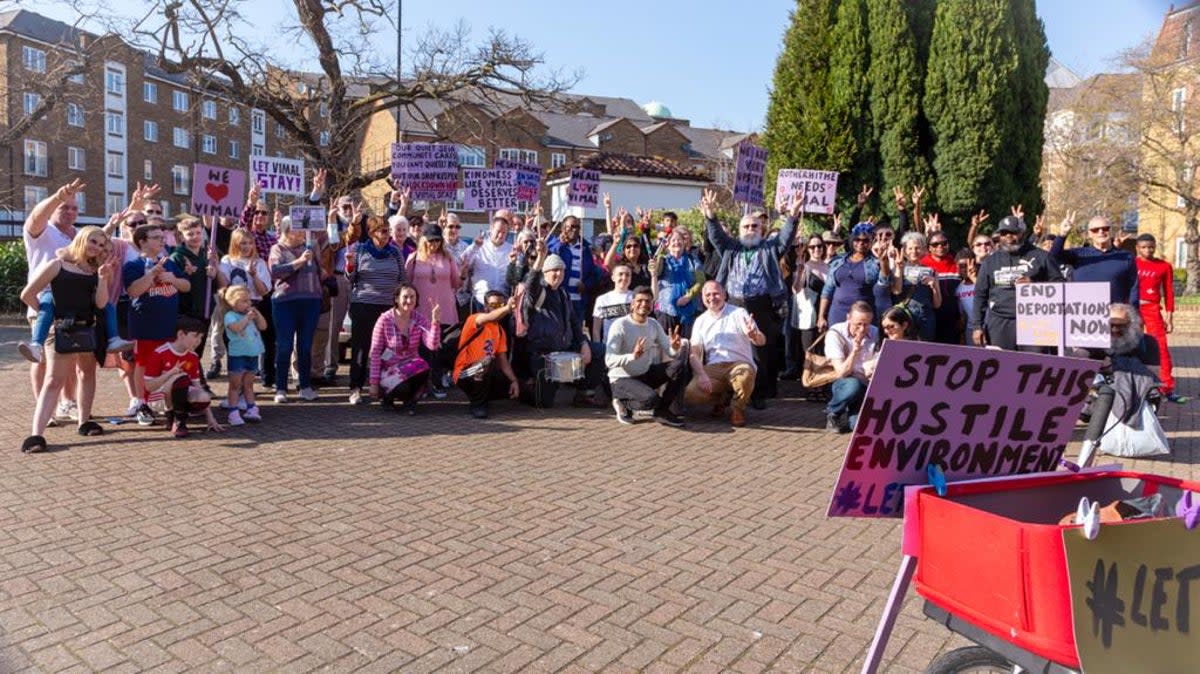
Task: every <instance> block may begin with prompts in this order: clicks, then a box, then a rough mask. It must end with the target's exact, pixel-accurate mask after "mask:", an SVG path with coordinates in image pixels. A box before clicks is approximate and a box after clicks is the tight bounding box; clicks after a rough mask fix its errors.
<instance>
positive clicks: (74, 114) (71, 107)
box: [67, 103, 84, 127]
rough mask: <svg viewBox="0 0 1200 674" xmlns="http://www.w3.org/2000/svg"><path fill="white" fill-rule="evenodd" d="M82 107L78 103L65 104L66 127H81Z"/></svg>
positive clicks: (82, 122)
mask: <svg viewBox="0 0 1200 674" xmlns="http://www.w3.org/2000/svg"><path fill="white" fill-rule="evenodd" d="M83 124H84V121H83V106H82V105H80V104H78V103H67V126H75V127H82V126H83Z"/></svg>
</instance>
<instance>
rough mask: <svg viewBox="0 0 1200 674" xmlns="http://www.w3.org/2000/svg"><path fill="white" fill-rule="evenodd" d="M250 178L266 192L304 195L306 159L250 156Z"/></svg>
mask: <svg viewBox="0 0 1200 674" xmlns="http://www.w3.org/2000/svg"><path fill="white" fill-rule="evenodd" d="M250 179H251V180H253V181H254V182H256V183H258V187H259V189H261V190H262V192H263V193H264V194H290V195H293V196H298V197H302V196H305V195H304V161H303V160H302V159H284V158H282V157H264V156H261V155H255V156H253V157H250Z"/></svg>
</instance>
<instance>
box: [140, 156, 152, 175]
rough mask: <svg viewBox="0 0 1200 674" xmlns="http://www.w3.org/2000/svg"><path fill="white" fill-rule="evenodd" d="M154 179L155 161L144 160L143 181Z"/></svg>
mask: <svg viewBox="0 0 1200 674" xmlns="http://www.w3.org/2000/svg"><path fill="white" fill-rule="evenodd" d="M153 179H154V161H153V160H150V159H143V160H142V180H153Z"/></svg>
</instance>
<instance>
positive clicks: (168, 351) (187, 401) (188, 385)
mask: <svg viewBox="0 0 1200 674" xmlns="http://www.w3.org/2000/svg"><path fill="white" fill-rule="evenodd" d="M206 332H208V324H207V323H205V322H204V321H202V320H200V319H197V318H192V317H190V316H180V317H179V320H178V321H177V322H176V324H175V339H174V340H173V341H170V342H167V343H165V344H162V345H161V346H159V347H158V348H156V349H154V351H152V352H150V355H149V357H148V358H147V359H146V363H145V365H146V392H147V393H148V394H149V393H151V392H157V391H162V392H163V394H164V396H163V401H164V402H165V403H166V406H167V428H169V429H170V430H171V433H172V434H173V435H174V436H175V437H177V438H186V437H187V436H188V427H187V419H188V416H189V415H190V414H199V413H200V412H204V417H205V420H206V421H207V422H208V427H209V429H211V430H214V431H223V430H225V428H224V427H223V426H221V424H219V423H217V419H216V417H214V416H213V413H212V409H211V408H210V407H209V403H210V402H211V401H212V396H211V395H209V393H208V391H205V390H204V389H203V388H201V386H200V357H199V356H198V355H196V347H198V346H200V340H201V339H202V338H203V337H204V333H206Z"/></svg>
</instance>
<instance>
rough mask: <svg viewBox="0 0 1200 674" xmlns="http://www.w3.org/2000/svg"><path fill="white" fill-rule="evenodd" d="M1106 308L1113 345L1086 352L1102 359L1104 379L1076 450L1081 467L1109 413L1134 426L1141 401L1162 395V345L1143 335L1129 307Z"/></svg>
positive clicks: (1126, 305)
mask: <svg viewBox="0 0 1200 674" xmlns="http://www.w3.org/2000/svg"><path fill="white" fill-rule="evenodd" d="M1108 311H1109V314H1108V320H1109V330H1110V332H1111V340H1112V346H1111V347H1109V348H1108V349H1107V350H1099V349H1092V350H1087V351H1086V355H1087V356H1088V357H1090V358H1093V359H1096V360H1101V361H1102V362H1103V364H1102V365H1101V366H1100V374H1101V375H1103V377H1104V381H1103V382H1102V383H1100V384H1099V385H1098V386H1097V387H1096V399H1095V400H1094V401H1093V402H1092V406H1091V418H1090V419H1088V427H1087V432H1085V433H1084V434H1083V447H1082V448H1081V449H1080V450H1079V464H1080V465H1081V466H1086V465H1088V462H1089V461H1090V458H1091V455H1092V453H1093V452H1094V451H1095V448H1096V446H1097V445H1098V444H1099V442H1100V436H1102V435H1104V432H1105V430H1106V428H1107V426H1108V417H1109V413H1110V412H1111V413H1112V416H1114V417H1116V418H1117V420H1118V421H1120V422H1121V423H1124V424H1129V425H1131V426H1134V427H1135V428H1137V427H1139V426H1138V425H1137V424H1140V421H1139V415H1140V413H1141V410H1142V402H1143V401H1144V400H1146V399H1147V398H1150V399H1154V398H1156V397H1159V396H1160V395H1161V394H1160V393H1159V390H1158V386H1159V384H1160V381H1159V378H1158V367H1159V363H1160V362H1161V361H1160V360H1159V349H1161V348H1162V345H1161V344H1159V343H1158V341H1157V340H1155V339H1154V337H1151V336H1150V335H1147V334H1146V332H1145V327H1144V324H1143V323H1142V316H1141V314H1140V313H1138V311H1137V310H1136V309H1134V308H1133V307H1132V306H1130V305H1128V304H1112V305H1110V306H1109V309H1108ZM1081 351H1082V350H1081ZM1072 355H1083V354H1072Z"/></svg>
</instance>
